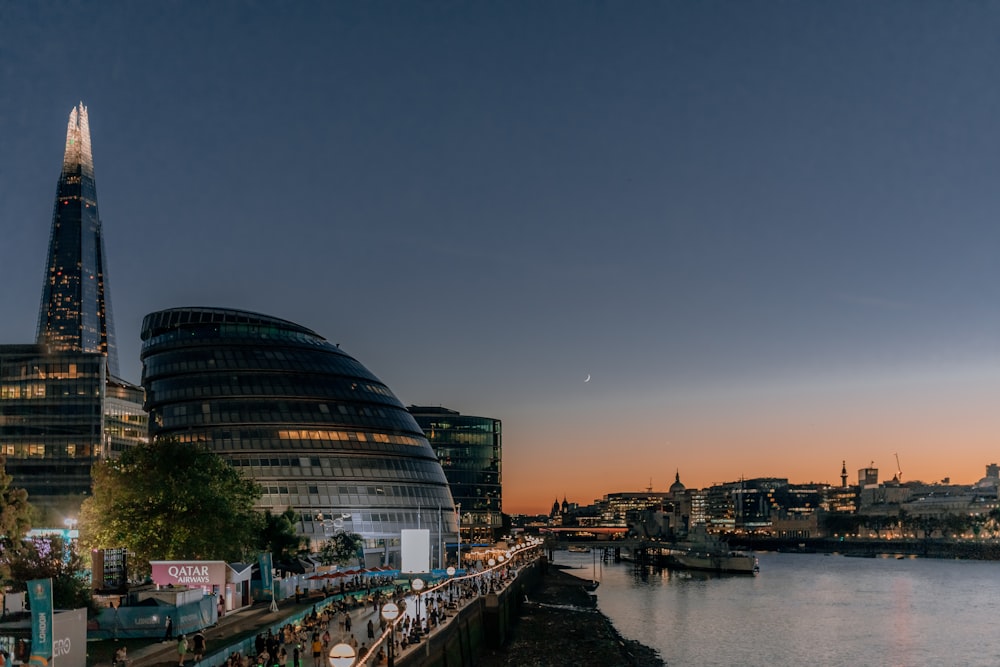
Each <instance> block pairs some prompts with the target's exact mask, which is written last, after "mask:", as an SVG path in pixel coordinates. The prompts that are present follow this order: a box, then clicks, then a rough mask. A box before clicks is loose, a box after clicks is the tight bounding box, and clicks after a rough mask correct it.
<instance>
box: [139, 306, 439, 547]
mask: <svg viewBox="0 0 1000 667" xmlns="http://www.w3.org/2000/svg"><path fill="white" fill-rule="evenodd" d="M142 341H143V343H142V354H141V358H142V384H143V387H144V388H145V390H146V409H147V410H148V411H149V432H150V437H152V438H153V439H154V440H155V439H162V438H174V439H177V440H178V441H180V442H190V443H199V444H203V445H206V446H207V447H209V448H210V449H211V450H212V451H214V452H216V453H217V454H219V455H220V456H222V457H223V458H224V459H225V460H227V461H228V462H229V463H230V464H231V465H233V466H236V467H237V468H238V469H239V470H240V471H242V472H243V473H244V475H245V476H247V477H249V478H251V479H253V480H255V481H256V482H257V483H259V484H260V485H261V487H263V491H264V494H263V496H262V498H261V500H260V507H261V509H270V510H271V511H272V512H274V513H280V512H283V511H285V509H287V508H292V509H294V510H295V511H296V512H297V513H299V515H300V518H301V520H300V523H299V531H300V533H301V534H302V535H304V536H305V537H308V538H309V539H310V541H311V542H312V543H313V546H314V547H315V546H318V545H319V544H320V543H322V542H323V541H325V540H326V539H327V538H328V537H329V536H331V535H333V534H334V533H335V532H337V531H340V530H346V531H348V532H354V533H358V534H360V535H361V536H362V537H363V538H364V539H365V553H366V565H376V564H388V565H392V566H398V565H399V537H400V530H401V529H404V528H426V529H429V530H430V533H431V534H430V540H431V551H432V554H431V563H432V565H434V566H441V565H443V560H442V559H441V554H443V553H444V545H445V544H446V543H448V542H454V541H455V539H456V537H457V533H458V526H457V521H456V517H455V511H454V505H453V502H452V497H451V492H450V491H449V487H448V482H447V480H446V478H445V475H444V472H443V471H442V469H441V465H440V463H438V460H437V456H436V455H435V453H434V450H433V449H432V448H431V446H430V444H428V442H427V439H426V438H425V437H424V434H423V431H421V430H420V427H419V426H418V425H417V422H416V421H415V420H414V418H413V417H412V416H411V415H410V413H409V412H407V410H406V409H405V408H404V407H403V404H402V403H401V402H400V401H399V399H397V398H396V396H394V395H393V393H392V392H391V391H390V390H389V388H388V387H386V386H385V384H383V383H382V382H381V381H380V380H379V379H378V378H377V377H375V376H374V375H373V374H372V373H371V372H370V371H369V370H368V369H367V368H365V367H364V366H363V365H361V363H359V362H358V361H357V360H356V359H354V358H353V357H351V356H350V355H348V354H346V353H344V352H343V351H342V350H341V349H340V347H339V346H337V345H333V344H331V343H329V342H328V341H327V340H325V339H324V338H323V337H322V336H320V335H319V334H317V333H315V332H313V331H311V330H309V329H307V328H305V327H303V326H300V325H298V324H295V323H293V322H288V321H286V320H281V319H278V318H274V317H269V316H267V315H260V314H257V313H249V312H244V311H238V310H228V309H221V308H173V309H169V310H162V311H158V312H155V313H150V314H149V315H147V316H146V317H145V318H144V319H143V323H142Z"/></svg>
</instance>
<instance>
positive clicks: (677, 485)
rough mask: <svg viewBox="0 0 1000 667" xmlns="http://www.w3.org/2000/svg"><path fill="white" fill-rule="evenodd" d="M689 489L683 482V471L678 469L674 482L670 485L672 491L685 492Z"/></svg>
mask: <svg viewBox="0 0 1000 667" xmlns="http://www.w3.org/2000/svg"><path fill="white" fill-rule="evenodd" d="M686 490H687V487H685V486H684V485H683V484H681V473H680V471H679V470H678V471H677V472H676V473H674V483H673V484H671V485H670V493H684V491H686Z"/></svg>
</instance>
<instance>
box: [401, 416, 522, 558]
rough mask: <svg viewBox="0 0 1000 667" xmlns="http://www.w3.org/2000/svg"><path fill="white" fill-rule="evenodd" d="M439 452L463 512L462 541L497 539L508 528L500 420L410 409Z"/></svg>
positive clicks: (439, 459)
mask: <svg viewBox="0 0 1000 667" xmlns="http://www.w3.org/2000/svg"><path fill="white" fill-rule="evenodd" d="M407 410H409V411H410V414H412V415H413V418H414V419H416V420H417V424H419V425H420V428H422V429H423V431H424V435H425V436H427V440H428V441H429V442H430V443H431V447H432V448H433V449H434V452H435V453H436V454H437V457H438V461H440V462H441V468H442V469H443V470H444V474H445V477H447V478H448V485H449V486H450V487H451V496H452V498H454V500H455V505H456V507H458V508H459V509H460V513H461V530H462V542H463V543H466V544H469V543H480V544H482V543H492V541H493V540H494V539H496V538H498V537H499V536H500V532H501V531H502V528H503V511H502V509H503V493H502V485H501V484H502V475H501V473H502V470H501V468H502V465H501V463H502V445H501V437H502V434H501V428H500V420H499V419H491V418H489V417H473V416H471V415H463V414H460V413H458V412H456V411H455V410H449V409H447V408H440V407H426V406H417V405H411V406H409V407H408V408H407Z"/></svg>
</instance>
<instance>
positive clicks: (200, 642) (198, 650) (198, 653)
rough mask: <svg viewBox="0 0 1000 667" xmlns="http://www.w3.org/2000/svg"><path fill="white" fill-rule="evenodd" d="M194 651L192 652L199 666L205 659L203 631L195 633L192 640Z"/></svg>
mask: <svg viewBox="0 0 1000 667" xmlns="http://www.w3.org/2000/svg"><path fill="white" fill-rule="evenodd" d="M191 639H192V641H191V645H192V649H191V652H192V653H193V654H194V663H195V664H196V665H197V664H198V663H199V662H201V659H202V658H204V657H205V646H206V642H205V635H203V634H202V633H201V630H199V631H198V632H196V633H194V637H192V638H191Z"/></svg>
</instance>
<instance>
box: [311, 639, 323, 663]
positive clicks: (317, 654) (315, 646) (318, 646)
mask: <svg viewBox="0 0 1000 667" xmlns="http://www.w3.org/2000/svg"><path fill="white" fill-rule="evenodd" d="M312 652H313V667H323V642H322V641H321V640H320V638H319V635H318V634H314V635H313V640H312Z"/></svg>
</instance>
